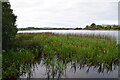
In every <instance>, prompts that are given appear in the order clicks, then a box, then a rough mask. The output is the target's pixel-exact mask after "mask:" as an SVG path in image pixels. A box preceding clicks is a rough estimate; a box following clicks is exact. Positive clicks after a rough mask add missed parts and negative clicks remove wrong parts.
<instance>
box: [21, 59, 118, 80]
mask: <svg viewBox="0 0 120 80" xmlns="http://www.w3.org/2000/svg"><path fill="white" fill-rule="evenodd" d="M117 64H118V63H111V64H94V62H93V63H92V64H87V63H84V62H83V61H80V62H79V61H70V62H66V63H63V62H61V61H60V62H59V61H57V60H56V61H55V60H53V59H52V60H51V61H48V62H47V61H46V60H44V59H41V60H39V61H38V62H37V63H36V64H34V65H32V67H31V72H28V73H25V74H23V75H22V76H20V78H118V65H117Z"/></svg>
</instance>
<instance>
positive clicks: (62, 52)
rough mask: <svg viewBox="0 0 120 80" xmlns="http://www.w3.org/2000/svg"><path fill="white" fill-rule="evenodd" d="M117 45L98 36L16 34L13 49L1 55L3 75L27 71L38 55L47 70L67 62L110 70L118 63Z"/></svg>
mask: <svg viewBox="0 0 120 80" xmlns="http://www.w3.org/2000/svg"><path fill="white" fill-rule="evenodd" d="M117 47H118V45H116V42H115V41H114V40H109V39H108V38H103V37H101V36H98V37H95V36H73V35H55V34H50V33H42V34H27V33H26V34H17V36H16V41H15V43H14V46H13V48H12V49H11V50H8V51H7V52H5V53H4V54H3V57H4V58H3V68H4V69H3V77H4V78H5V77H8V76H9V77H16V76H17V75H18V74H19V75H20V74H22V73H23V72H27V71H30V63H34V62H36V60H38V59H40V58H42V57H44V62H45V65H47V66H48V65H49V66H51V69H55V68H56V69H63V67H64V68H65V65H66V64H68V63H70V62H71V64H73V63H74V62H77V63H79V64H81V65H83V64H85V65H87V66H100V65H101V64H103V65H104V67H105V68H106V69H111V65H118V59H119V57H118V48H117ZM73 65H74V64H73ZM20 68H21V69H20ZM20 70H21V72H20ZM16 74H17V75H16ZM17 77H18V76H17Z"/></svg>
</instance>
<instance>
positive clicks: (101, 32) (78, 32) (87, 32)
mask: <svg viewBox="0 0 120 80" xmlns="http://www.w3.org/2000/svg"><path fill="white" fill-rule="evenodd" d="M48 32H49V33H55V34H62V35H67V34H71V35H96V36H97V35H101V36H108V37H111V38H112V39H115V40H116V43H117V44H118V43H120V37H119V36H120V31H108V30H26V31H18V33H48Z"/></svg>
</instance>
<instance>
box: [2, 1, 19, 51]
mask: <svg viewBox="0 0 120 80" xmlns="http://www.w3.org/2000/svg"><path fill="white" fill-rule="evenodd" d="M16 18H17V16H15V14H14V13H13V10H12V9H11V5H10V3H9V2H3V3H2V49H3V50H7V49H9V48H11V46H12V44H13V42H14V40H15V35H16V34H17V28H16Z"/></svg>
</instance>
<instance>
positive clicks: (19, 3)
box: [9, 0, 119, 28]
mask: <svg viewBox="0 0 120 80" xmlns="http://www.w3.org/2000/svg"><path fill="white" fill-rule="evenodd" d="M9 1H10V3H11V6H12V9H13V10H14V13H15V15H17V16H18V17H17V27H18V28H25V27H66V28H67V27H71V28H72V27H85V26H86V25H90V24H91V23H96V24H118V1H119V0H106V1H105V0H9Z"/></svg>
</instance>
